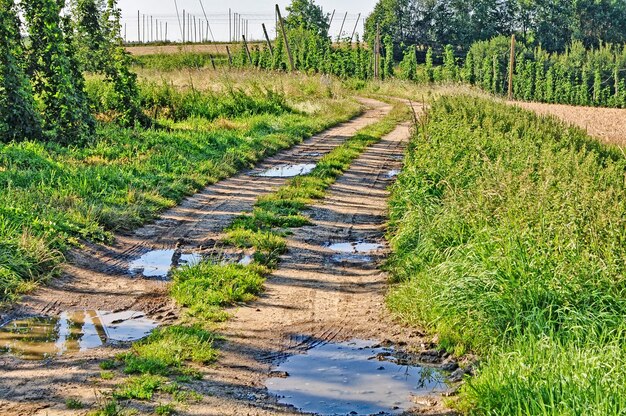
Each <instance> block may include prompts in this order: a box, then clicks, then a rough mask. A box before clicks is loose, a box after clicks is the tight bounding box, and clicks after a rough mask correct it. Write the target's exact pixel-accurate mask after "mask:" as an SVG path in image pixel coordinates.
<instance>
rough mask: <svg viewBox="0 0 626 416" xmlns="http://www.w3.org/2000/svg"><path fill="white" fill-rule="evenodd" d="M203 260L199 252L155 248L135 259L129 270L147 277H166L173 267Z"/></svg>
mask: <svg viewBox="0 0 626 416" xmlns="http://www.w3.org/2000/svg"><path fill="white" fill-rule="evenodd" d="M201 261H202V256H201V255H200V254H197V253H189V254H185V253H181V252H180V251H177V250H154V251H149V252H147V253H146V254H144V255H143V256H141V257H140V258H138V259H136V260H133V261H132V262H131V263H130V266H129V267H128V270H129V271H130V273H131V274H141V275H143V276H145V277H158V278H166V277H167V276H168V274H169V273H170V270H172V269H175V268H177V267H179V266H184V265H194V264H198V263H200V262H201Z"/></svg>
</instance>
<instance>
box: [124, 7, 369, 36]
mask: <svg viewBox="0 0 626 416" xmlns="http://www.w3.org/2000/svg"><path fill="white" fill-rule="evenodd" d="M176 1H177V3H178V11H179V14H180V15H181V17H182V11H183V9H185V12H186V13H187V12H189V13H191V15H192V16H195V17H196V32H197V33H200V19H201V20H202V21H203V23H202V26H203V27H204V28H206V26H204V25H205V23H204V21H205V19H204V15H203V13H202V8H201V7H200V1H199V0H176ZM202 3H203V4H204V9H205V10H206V13H207V15H208V18H209V23H210V25H211V30H212V32H213V36H214V37H215V40H217V41H224V40H229V29H228V9H229V8H231V10H232V12H233V13H235V12H236V13H240V14H241V16H242V18H243V19H247V20H248V21H249V22H248V32H249V36H248V37H249V38H251V39H260V38H261V37H262V36H263V31H262V29H261V23H265V25H266V27H267V29H268V31H270V32H272V31H273V30H274V5H275V4H277V3H278V5H279V6H280V7H281V10H282V12H283V13H286V12H285V6H287V5H288V4H289V3H290V1H289V0H278V1H276V0H272V1H267V0H230V1H216V0H202ZM316 3H317V4H319V5H320V6H322V7H323V8H324V11H325V12H328V13H332V11H333V9H336V12H335V17H334V19H333V23H332V25H331V34H332V35H333V36H337V35H338V34H339V30H340V28H341V22H342V20H343V18H344V15H345V13H346V12H348V17H347V19H346V23H345V25H344V29H343V32H344V34H346V33H347V35H348V36H350V34H351V33H352V30H353V29H354V26H355V23H356V19H357V17H358V14H359V13H361V20H360V21H359V23H358V25H357V33H359V34H362V32H363V17H364V16H367V15H368V14H369V13H371V11H372V10H373V8H374V5H375V4H376V0H342V1H336V0H335V1H332V0H317V1H316ZM119 6H120V7H121V9H122V15H123V18H122V34H123V35H124V32H125V34H126V38H127V39H128V40H129V41H136V40H137V36H138V31H137V11H138V10H139V11H140V22H141V23H140V26H141V36H142V38H144V37H145V38H146V39H150V36H152V38H156V36H157V26H158V27H159V30H158V34H159V35H160V36H161V37H164V36H165V23H166V22H167V32H168V33H167V37H168V39H169V40H180V38H181V31H180V27H179V23H178V19H177V17H176V9H175V7H174V0H119ZM144 15H145V16H146V19H145V21H146V22H147V23H146V25H145V32H144V26H143V22H144ZM149 16H152V22H153V24H152V27H153V30H152V35H150V18H149ZM157 21H158V22H159V24H158V25H157ZM192 27H193V26H192ZM204 33H208V31H207V30H206V29H205V30H204ZM270 36H272V35H271V34H270ZM209 38H210V35H209Z"/></svg>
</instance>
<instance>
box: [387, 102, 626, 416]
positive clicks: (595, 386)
mask: <svg viewBox="0 0 626 416" xmlns="http://www.w3.org/2000/svg"><path fill="white" fill-rule="evenodd" d="M424 127H425V129H424V130H423V131H421V132H420V133H419V134H416V135H415V137H414V138H413V141H412V144H411V147H410V151H409V153H408V156H407V161H406V166H405V169H404V171H403V173H402V174H401V175H400V176H399V178H398V182H397V184H396V185H395V186H394V189H393V197H392V200H391V219H392V222H391V228H390V230H391V231H390V236H391V244H392V247H393V250H394V254H393V256H392V258H391V260H390V263H389V265H388V267H389V269H390V271H391V272H392V274H393V277H394V279H395V281H397V282H399V285H398V286H397V287H396V288H395V289H394V290H392V292H391V293H390V296H389V305H390V307H391V309H392V310H393V311H395V313H396V314H398V316H400V317H402V318H403V319H404V320H406V321H408V322H412V323H417V324H419V325H421V326H424V327H426V328H428V329H430V330H431V331H433V332H436V333H438V334H439V339H440V341H441V344H442V346H443V347H445V348H447V349H449V350H454V351H457V352H463V351H473V352H475V353H478V354H480V355H482V356H483V360H482V362H481V365H480V367H479V368H478V370H477V376H476V377H475V378H474V379H471V380H470V382H469V383H467V384H466V385H465V387H464V388H463V389H462V391H461V402H460V406H461V408H462V409H465V410H473V411H475V412H477V413H478V414H545V415H576V414H586V415H617V414H620V413H621V412H622V409H623V408H624V407H623V406H624V403H625V400H626V394H625V393H624V390H623V389H622V387H621V386H623V385H624V380H625V379H626V372H625V371H623V369H624V368H626V366H625V365H624V364H625V363H626V353H625V352H624V351H625V350H624V349H623V341H624V339H625V335H626V326H624V324H623V319H622V317H623V316H624V314H626V303H624V302H623V284H624V276H625V275H626V270H625V263H624V262H623V260H622V259H624V258H625V257H626V245H624V244H623V241H624V232H623V231H624V229H626V217H625V216H624V203H623V201H624V200H626V187H625V184H624V172H625V171H626V160H625V159H624V158H623V155H622V154H621V153H620V152H619V151H617V150H616V149H613V148H610V147H606V146H603V145H601V144H599V143H598V142H597V141H595V140H593V139H591V138H589V137H588V136H587V135H586V134H585V133H584V132H582V131H580V130H577V129H572V128H566V127H564V126H563V125H562V124H560V123H558V122H556V121H554V120H551V119H542V118H539V117H537V116H535V115H532V114H530V113H528V112H525V111H522V110H519V109H515V108H510V107H507V106H505V105H503V104H496V103H494V102H492V101H486V100H481V99H476V98H472V97H467V96H461V97H448V98H443V99H441V100H439V101H438V102H437V103H436V104H435V105H434V106H433V108H432V110H431V111H430V114H429V118H428V121H427V123H426V126H424Z"/></svg>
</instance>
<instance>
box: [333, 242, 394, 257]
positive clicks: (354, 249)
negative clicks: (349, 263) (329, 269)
mask: <svg viewBox="0 0 626 416" xmlns="http://www.w3.org/2000/svg"><path fill="white" fill-rule="evenodd" d="M328 248H329V249H331V250H333V251H337V252H339V253H353V254H368V253H372V252H375V251H378V250H382V249H383V248H384V246H383V245H382V244H378V243H365V242H363V241H354V242H351V243H334V244H329V245H328Z"/></svg>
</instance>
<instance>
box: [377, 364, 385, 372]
mask: <svg viewBox="0 0 626 416" xmlns="http://www.w3.org/2000/svg"><path fill="white" fill-rule="evenodd" d="M384 369H385V367H383V366H382V365H381V366H380V367H378V368H377V370H378V371H382V370H384Z"/></svg>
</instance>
